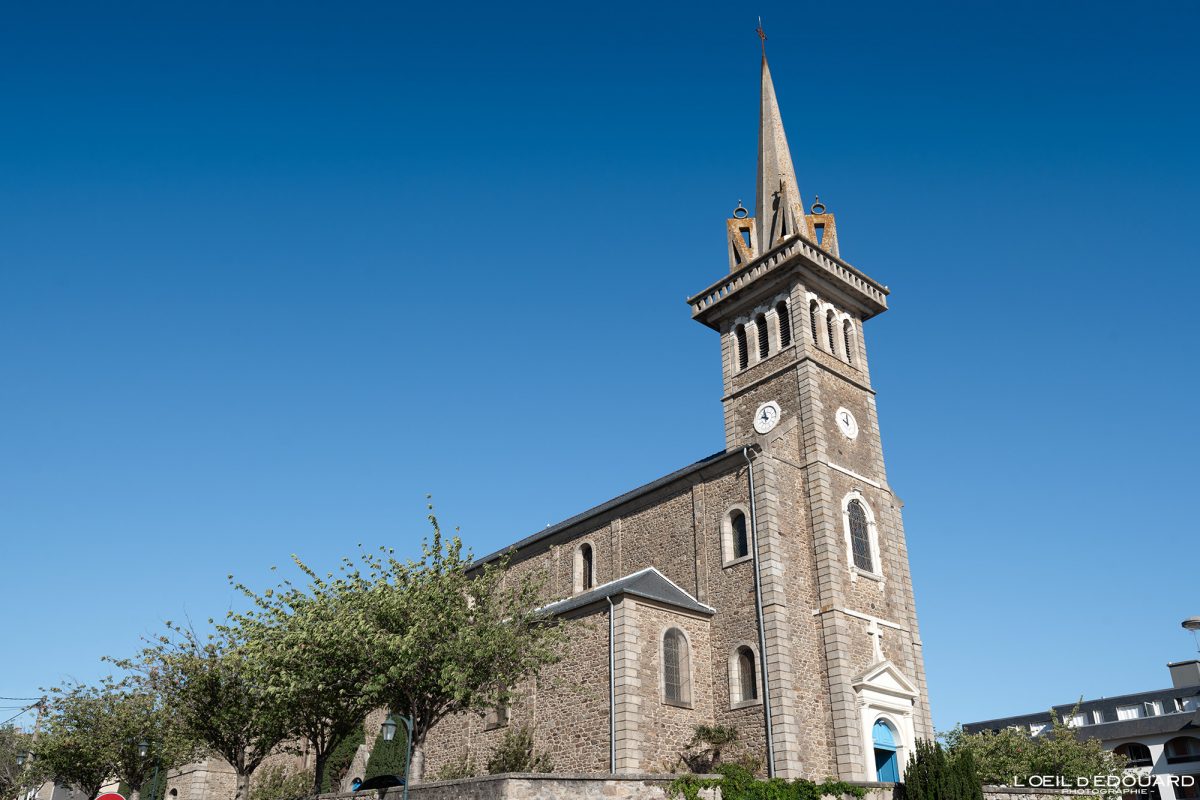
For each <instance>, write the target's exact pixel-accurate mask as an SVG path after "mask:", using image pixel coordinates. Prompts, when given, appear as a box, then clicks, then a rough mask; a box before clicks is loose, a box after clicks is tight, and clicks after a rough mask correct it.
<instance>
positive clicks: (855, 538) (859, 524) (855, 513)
mask: <svg viewBox="0 0 1200 800" xmlns="http://www.w3.org/2000/svg"><path fill="white" fill-rule="evenodd" d="M846 516H847V517H848V519H849V522H850V549H851V551H852V552H853V553H854V566H856V567H858V568H859V569H861V570H865V571H867V572H874V571H875V559H874V558H873V557H872V555H871V529H870V525H869V523H868V522H867V512H866V510H865V509H863V505H862V503H861V502H859V501H858V500H851V501H850V505H848V506H847V507H846Z"/></svg>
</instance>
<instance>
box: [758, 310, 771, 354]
mask: <svg viewBox="0 0 1200 800" xmlns="http://www.w3.org/2000/svg"><path fill="white" fill-rule="evenodd" d="M754 327H755V328H757V329H758V357H759V358H760V359H763V358H766V357H767V352H768V351H769V350H770V349H771V339H770V337H769V336H768V335H767V315H766V314H759V315H758V316H757V317H755V318H754Z"/></svg>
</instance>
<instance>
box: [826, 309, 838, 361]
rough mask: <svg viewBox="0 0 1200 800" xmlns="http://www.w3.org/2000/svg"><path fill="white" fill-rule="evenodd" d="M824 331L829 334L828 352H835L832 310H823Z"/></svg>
mask: <svg viewBox="0 0 1200 800" xmlns="http://www.w3.org/2000/svg"><path fill="white" fill-rule="evenodd" d="M825 332H826V333H828V334H829V352H831V353H837V344H835V342H836V340H835V339H834V338H833V312H832V311H827V312H825Z"/></svg>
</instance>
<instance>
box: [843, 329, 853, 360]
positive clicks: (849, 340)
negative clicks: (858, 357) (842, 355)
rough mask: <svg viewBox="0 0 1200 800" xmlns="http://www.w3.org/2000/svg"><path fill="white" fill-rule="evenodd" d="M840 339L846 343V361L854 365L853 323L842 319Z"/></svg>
mask: <svg viewBox="0 0 1200 800" xmlns="http://www.w3.org/2000/svg"><path fill="white" fill-rule="evenodd" d="M842 341H843V343H844V344H845V345H846V363H847V364H849V365H851V366H854V324H853V323H851V322H850V320H848V319H845V320H842Z"/></svg>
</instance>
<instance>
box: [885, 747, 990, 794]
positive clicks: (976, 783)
mask: <svg viewBox="0 0 1200 800" xmlns="http://www.w3.org/2000/svg"><path fill="white" fill-rule="evenodd" d="M895 800H983V782H982V781H980V780H979V775H978V774H977V773H976V771H975V760H974V758H973V757H972V756H971V753H970V752H968V751H960V752H955V753H947V752H946V751H945V750H943V749H942V746H941V745H940V744H938V743H937V742H931V741H928V740H926V739H921V740H920V741H918V742H917V744H916V747H914V748H913V754H912V757H911V758H910V759H909V760H908V764H907V765H906V766H905V768H904V782H903V783H899V784H897V785H896V793H895Z"/></svg>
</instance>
